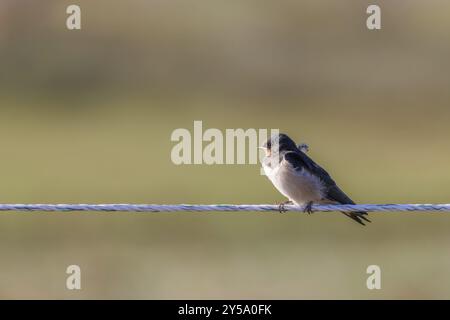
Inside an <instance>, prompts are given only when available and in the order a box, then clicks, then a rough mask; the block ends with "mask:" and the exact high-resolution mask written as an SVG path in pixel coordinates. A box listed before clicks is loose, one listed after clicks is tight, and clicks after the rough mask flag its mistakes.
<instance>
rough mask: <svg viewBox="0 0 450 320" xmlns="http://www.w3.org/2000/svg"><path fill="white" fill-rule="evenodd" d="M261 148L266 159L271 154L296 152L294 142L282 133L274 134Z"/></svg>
mask: <svg viewBox="0 0 450 320" xmlns="http://www.w3.org/2000/svg"><path fill="white" fill-rule="evenodd" d="M261 148H262V149H264V151H265V152H266V156H267V157H270V156H271V155H272V153H279V152H283V151H296V150H298V148H297V146H296V144H295V142H294V141H293V140H292V139H291V138H289V136H288V135H286V134H284V133H279V134H274V135H273V136H271V137H270V138H269V139H268V140H267V141H266V142H265V143H264V144H263V145H262V146H261Z"/></svg>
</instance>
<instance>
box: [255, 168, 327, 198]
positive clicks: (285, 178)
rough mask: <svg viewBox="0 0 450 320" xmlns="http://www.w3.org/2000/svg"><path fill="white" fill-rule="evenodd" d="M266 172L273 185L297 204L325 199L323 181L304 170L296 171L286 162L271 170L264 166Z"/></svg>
mask: <svg viewBox="0 0 450 320" xmlns="http://www.w3.org/2000/svg"><path fill="white" fill-rule="evenodd" d="M263 167H264V172H265V173H266V175H267V177H268V178H269V179H270V181H272V183H273V185H274V186H275V187H276V188H277V189H278V191H280V192H281V193H282V194H283V195H284V196H285V197H287V198H289V200H291V201H293V202H294V203H295V204H304V203H307V202H309V201H314V202H319V201H320V200H321V199H323V193H324V185H323V183H322V181H321V180H320V179H319V178H318V177H316V176H314V175H312V174H311V173H309V172H308V171H306V170H304V169H302V170H300V171H296V170H295V169H294V168H292V166H290V165H289V164H288V163H286V162H285V161H282V162H281V163H280V164H279V165H277V166H276V167H274V168H271V167H269V166H267V165H264V166H263Z"/></svg>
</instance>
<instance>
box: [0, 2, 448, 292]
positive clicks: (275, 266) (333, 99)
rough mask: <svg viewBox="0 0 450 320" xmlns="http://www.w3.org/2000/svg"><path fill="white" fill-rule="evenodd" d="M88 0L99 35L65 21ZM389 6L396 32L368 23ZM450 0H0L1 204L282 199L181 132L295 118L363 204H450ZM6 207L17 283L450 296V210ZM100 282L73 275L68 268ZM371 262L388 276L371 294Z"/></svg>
mask: <svg viewBox="0 0 450 320" xmlns="http://www.w3.org/2000/svg"><path fill="white" fill-rule="evenodd" d="M74 3H76V4H78V5H80V6H81V10H82V30H80V31H69V30H67V29H66V26H65V20H66V17H67V14H66V13H65V11H66V7H67V6H68V5H69V4H74ZM369 4H378V5H380V6H381V9H382V29H381V30H380V31H369V30H367V28H366V26H365V20H366V18H367V14H366V8H367V6H368V5H369ZM449 12H450V2H444V1H437V0H434V1H394V2H392V1H359V0H345V1H331V0H327V1H313V0H311V1H288V0H283V1H279V0H278V1H256V0H254V1H247V0H241V1H226V2H224V1H206V0H203V1H200V0H199V1H182V0H177V1H175V0H171V1H167V0H166V1H163V0H160V1H156V0H155V1H142V0H141V1H138V0H128V1H118V0H114V1H112V0H108V1H107V0H97V1H87V0H77V1H56V0H54V1H48V0H45V1H31V0H30V1H24V0H2V1H1V2H0V61H1V62H0V70H1V71H0V143H1V149H2V159H1V166H0V177H1V183H0V202H2V203H67V202H69V203H87V202H90V203H275V202H277V201H281V200H284V199H283V197H282V196H281V195H280V194H278V192H277V191H276V190H275V189H274V188H273V186H272V185H271V184H270V182H269V181H268V180H267V178H266V177H264V176H261V175H260V174H259V166H258V165H214V166H207V165H202V166H193V165H192V166H188V165H184V166H175V165H174V164H172V162H171V161H170V151H171V148H172V147H173V145H174V143H172V142H171V141H170V134H171V133H172V131H173V130H174V129H176V128H188V129H191V128H192V126H193V121H194V120H202V121H203V123H204V127H205V128H219V129H223V130H224V129H226V128H257V129H258V128H279V129H280V130H281V131H282V132H286V133H288V134H289V135H290V136H291V137H293V138H294V139H295V140H297V141H298V142H307V143H308V144H309V145H310V148H311V149H310V155H311V156H312V157H313V158H314V159H315V160H317V162H318V163H320V164H321V165H323V166H324V167H325V168H326V169H327V170H328V171H330V172H331V174H332V176H333V177H334V178H335V179H336V181H337V182H338V183H339V184H340V185H341V187H342V188H343V189H344V190H345V191H346V192H347V193H348V194H349V195H350V196H351V197H352V198H353V199H354V200H355V201H357V202H360V203H448V202H449V201H450V197H449V191H448V190H449V188H450V171H449V160H450V146H449V141H448V140H449V135H450V127H449V125H448V123H449V120H450V108H449V101H450V91H449V87H450V75H449V74H450V73H449V71H450V60H449V58H448V57H449V56H450V42H449V41H448V39H449V34H450V20H449V19H448V17H449ZM371 218H372V220H373V223H372V224H370V225H369V226H367V227H365V228H363V227H360V226H359V225H357V224H355V223H352V222H351V221H350V220H348V219H346V218H345V217H343V216H342V215H341V214H334V213H331V214H326V213H318V214H314V215H311V216H307V215H302V214H294V213H290V214H285V215H279V214H257V213H229V214H225V213H223V214H222V213H214V214H213V213H211V214H194V213H177V214H175V213H174V214H131V213H115V214H112V213H111V214H109V213H103V214H100V213H1V214H0V257H1V258H0V297H1V298H44V299H45V298H104V299H110V298H137V299H147V298H158V299H165V298H174V299H176V298H178V299H183V298H193V299H196V298H274V299H282V298H287V299H308V298H325V299H330V298H338V299H344V298H345V299H348V298H364V299H379V298H401V299H410V298H425V299H429V298H438V299H441V298H446V299H448V298H450V271H449V270H450V247H449V244H450V233H449V232H448V230H449V228H450V215H448V214H442V213H435V214H425V213H373V214H371ZM70 264H78V265H80V267H81V269H82V290H81V291H69V290H67V289H66V288H65V281H66V276H67V275H66V274H65V270H66V267H67V266H68V265H70ZM370 264H377V265H379V266H380V267H381V269H382V289H381V290H378V291H377V290H373V291H369V290H368V289H367V288H366V278H367V275H366V273H365V271H366V268H367V266H368V265H370Z"/></svg>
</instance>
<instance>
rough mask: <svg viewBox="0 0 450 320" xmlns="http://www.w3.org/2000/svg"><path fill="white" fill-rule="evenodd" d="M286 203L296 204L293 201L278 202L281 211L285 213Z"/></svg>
mask: <svg viewBox="0 0 450 320" xmlns="http://www.w3.org/2000/svg"><path fill="white" fill-rule="evenodd" d="M286 204H294V203H293V202H292V201H284V202H281V203H279V204H278V211H279V212H280V213H285V212H286V211H287V210H286V208H285V207H284V206H285V205H286Z"/></svg>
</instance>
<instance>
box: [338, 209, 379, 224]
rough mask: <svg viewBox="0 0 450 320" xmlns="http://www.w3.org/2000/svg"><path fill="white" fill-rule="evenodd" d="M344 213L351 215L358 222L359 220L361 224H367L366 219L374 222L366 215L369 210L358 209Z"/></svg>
mask: <svg viewBox="0 0 450 320" xmlns="http://www.w3.org/2000/svg"><path fill="white" fill-rule="evenodd" d="M342 213H343V214H345V215H346V216H347V217H349V218H350V219H353V220H355V221H356V222H358V223H359V224H361V225H363V226H365V223H364V221H367V222H372V221H370V220H369V219H367V218H366V217H365V216H366V215H367V212H365V211H356V212H342ZM363 220H364V221H363Z"/></svg>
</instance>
